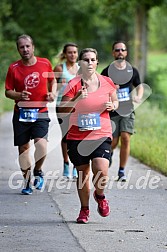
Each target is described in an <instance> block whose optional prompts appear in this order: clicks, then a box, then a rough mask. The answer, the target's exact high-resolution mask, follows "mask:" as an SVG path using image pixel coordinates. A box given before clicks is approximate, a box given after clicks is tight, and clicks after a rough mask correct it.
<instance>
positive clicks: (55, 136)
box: [0, 111, 167, 252]
mask: <svg viewBox="0 0 167 252" xmlns="http://www.w3.org/2000/svg"><path fill="white" fill-rule="evenodd" d="M50 113H51V117H52V123H51V125H50V133H49V144H48V156H47V159H46V161H45V165H44V171H45V174H46V183H45V188H44V190H43V192H39V191H37V190H34V192H33V194H32V195H30V196H24V195H21V194H20V191H21V187H20V183H22V176H21V175H20V170H19V166H18V161H17V148H16V147H13V133H12V123H11V119H12V115H11V113H7V114H5V115H3V116H2V117H1V118H0V155H1V162H0V252H4V251H5V252H15V251H17V252H29V251H32V252H40V251H43V252H52V251H53V252H66V251H67V252H82V251H86V252H91V251H93V252H101V251H104V252H120V251H124V252H137V251H142V252H150V251H152V252H165V251H167V179H166V177H164V176H162V175H160V174H159V173H157V172H155V171H152V170H151V169H150V168H149V167H147V166H145V165H143V164H141V163H139V162H138V161H137V160H136V159H134V158H132V157H130V158H129V162H128V169H127V175H128V182H126V183H124V184H121V183H118V182H116V181H115V178H116V174H117V167H118V155H119V153H118V150H116V151H115V153H114V158H113V165H112V167H111V168H110V169H109V176H110V181H109V184H108V186H107V188H106V197H107V198H108V199H109V201H110V205H111V214H110V216H109V217H106V218H102V217H100V216H99V215H98V213H97V204H96V202H95V201H94V199H93V197H92V193H93V187H92V190H91V199H90V211H91V216H90V221H89V223H88V224H86V225H79V224H76V223H75V219H76V217H77V215H78V213H79V200H78V196H77V193H76V187H75V182H74V181H72V180H69V181H67V180H63V179H62V177H61V174H62V155H61V150H60V139H61V134H60V129H59V125H58V123H57V119H56V117H55V116H54V113H52V111H51V112H50ZM32 153H33V148H32ZM32 159H33V156H32Z"/></svg>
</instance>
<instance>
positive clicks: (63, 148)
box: [61, 141, 69, 162]
mask: <svg viewBox="0 0 167 252" xmlns="http://www.w3.org/2000/svg"><path fill="white" fill-rule="evenodd" d="M61 147H62V154H63V160H64V162H69V158H68V154H67V143H65V142H63V141H61Z"/></svg>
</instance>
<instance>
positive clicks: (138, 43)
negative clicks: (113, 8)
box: [134, 5, 148, 82]
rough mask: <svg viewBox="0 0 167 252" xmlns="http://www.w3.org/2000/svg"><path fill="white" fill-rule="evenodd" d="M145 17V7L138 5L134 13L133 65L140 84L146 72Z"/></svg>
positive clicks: (146, 13)
mask: <svg viewBox="0 0 167 252" xmlns="http://www.w3.org/2000/svg"><path fill="white" fill-rule="evenodd" d="M147 16H148V11H147V9H146V7H145V6H143V5H139V6H138V7H137V8H136V13H135V41H134V65H135V66H136V68H137V69H138V71H139V74H140V78H141V82H144V79H145V76H146V70H147V69H146V66H147Z"/></svg>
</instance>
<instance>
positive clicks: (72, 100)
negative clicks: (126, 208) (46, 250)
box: [59, 48, 118, 223]
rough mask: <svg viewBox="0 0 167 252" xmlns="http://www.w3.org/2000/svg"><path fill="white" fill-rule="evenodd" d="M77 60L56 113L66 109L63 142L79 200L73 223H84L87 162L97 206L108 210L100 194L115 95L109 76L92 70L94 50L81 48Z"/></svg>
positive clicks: (95, 60) (101, 210)
mask: <svg viewBox="0 0 167 252" xmlns="http://www.w3.org/2000/svg"><path fill="white" fill-rule="evenodd" d="M79 64H80V68H81V73H82V74H81V75H78V76H77V77H75V78H74V79H72V80H71V81H70V82H69V83H68V85H67V87H66V89H65V91H64V95H63V97H62V101H61V104H60V107H59V113H61V114H64V115H66V114H67V113H70V125H69V130H68V133H67V146H68V154H69V157H70V160H71V162H72V163H73V164H74V165H75V167H76V168H77V171H78V179H77V189H78V195H79V199H80V203H81V209H80V213H79V216H78V218H77V223H87V222H88V218H89V214H90V211H89V197H90V179H89V178H90V164H91V168H92V172H93V184H94V187H95V191H94V199H95V201H96V202H97V204H98V208H97V210H98V212H99V214H100V215H101V216H102V217H106V216H108V215H109V213H110V207H109V203H108V200H106V198H105V195H104V188H105V186H106V183H107V180H108V167H109V160H110V154H111V140H112V128H111V123H110V118H109V111H112V110H115V109H117V108H118V99H117V95H116V89H115V86H114V83H113V82H112V80H111V79H110V78H108V77H105V76H102V75H100V74H98V73H97V72H96V68H97V65H98V54H97V51H96V50H95V49H93V48H85V49H83V50H82V51H81V52H80V55H79ZM90 161H91V162H90Z"/></svg>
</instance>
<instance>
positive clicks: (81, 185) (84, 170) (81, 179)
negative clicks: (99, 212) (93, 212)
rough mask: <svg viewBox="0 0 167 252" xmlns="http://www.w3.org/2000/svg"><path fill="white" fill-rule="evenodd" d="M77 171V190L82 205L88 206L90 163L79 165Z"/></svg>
mask: <svg viewBox="0 0 167 252" xmlns="http://www.w3.org/2000/svg"><path fill="white" fill-rule="evenodd" d="M77 171H78V179H77V190H78V196H79V199H80V203H81V207H88V206H89V197H90V184H89V183H90V181H89V177H90V166H89V164H87V165H81V166H77Z"/></svg>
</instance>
